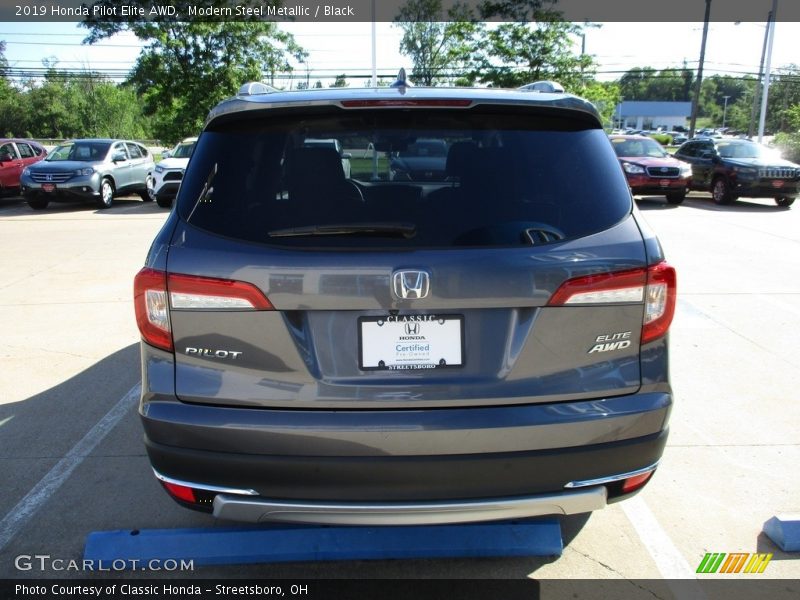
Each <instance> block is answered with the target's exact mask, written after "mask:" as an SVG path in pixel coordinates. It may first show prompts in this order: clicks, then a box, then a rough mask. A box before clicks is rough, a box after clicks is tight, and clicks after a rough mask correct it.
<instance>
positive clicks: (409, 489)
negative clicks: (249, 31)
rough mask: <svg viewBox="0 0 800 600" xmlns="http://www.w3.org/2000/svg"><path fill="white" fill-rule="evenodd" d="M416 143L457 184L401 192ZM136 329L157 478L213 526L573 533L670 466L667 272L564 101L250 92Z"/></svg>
mask: <svg viewBox="0 0 800 600" xmlns="http://www.w3.org/2000/svg"><path fill="white" fill-rule="evenodd" d="M307 139H335V140H339V141H340V142H341V144H342V147H343V148H344V149H345V151H347V152H349V153H351V154H352V156H353V159H352V161H351V173H350V176H349V177H345V174H344V170H343V168H342V160H341V157H340V156H339V155H338V154H337V153H336V152H335V151H334V150H332V149H330V148H320V147H314V146H313V145H312V146H307V145H305V143H304V142H305V140H307ZM419 139H426V140H430V139H438V140H443V141H444V143H445V144H446V145H447V148H448V152H447V158H446V168H445V171H444V172H443V173H441V174H440V176H439V177H438V179H435V178H425V179H424V181H414V180H402V181H396V180H393V179H392V178H390V172H389V170H390V157H391V156H394V155H395V153H397V152H402V151H403V150H404V149H406V148H408V146H409V145H411V144H413V143H414V142H415V140H419ZM135 305H136V313H137V320H138V325H139V328H140V330H141V333H142V336H143V342H142V369H143V378H142V382H143V383H142V398H141V404H140V414H141V418H142V421H143V424H144V430H145V442H146V446H147V452H148V454H149V457H150V461H151V463H152V466H153V469H154V470H155V472H156V477H158V479H159V480H160V481H161V482H162V483H163V485H164V487H165V488H166V490H167V491H168V492H169V493H170V494H171V495H172V496H173V497H174V498H175V499H176V500H177V501H178V502H180V503H181V504H183V505H186V506H188V507H191V508H197V509H201V510H203V509H204V510H207V511H213V513H214V515H216V516H217V517H220V518H224V519H232V520H240V521H251V522H261V521H290V522H305V523H328V524H397V525H400V524H421V523H457V522H468V521H486V520H494V519H507V518H519V517H527V516H537V515H544V514H572V513H583V512H588V511H592V510H595V509H599V508H601V507H603V506H605V505H606V504H607V502H608V501H610V500H617V499H620V498H623V497H626V496H628V495H630V494H631V493H633V492H635V491H636V490H638V489H639V488H640V487H641V486H643V485H644V484H645V482H646V481H647V480H648V478H649V477H650V475H651V474H652V473H653V471H654V470H655V468H656V466H657V464H658V461H659V459H660V457H661V454H662V451H663V449H664V445H665V442H666V437H667V422H668V419H669V414H670V409H671V405H672V395H671V389H670V384H669V378H668V366H667V358H668V350H667V347H668V346H667V329H668V328H669V325H670V322H671V320H672V316H673V312H674V307H675V273H674V270H673V269H672V267H670V266H668V265H667V263H665V262H664V256H663V253H662V249H661V247H660V245H659V243H658V241H657V239H656V237H655V236H654V234H653V233H652V232H651V231H650V230H649V229H648V228H647V227H646V226H645V224H644V223H643V222H642V221H641V219H640V217H639V216H637V213H636V211H635V209H634V205H633V202H632V198H631V194H630V190H629V188H628V185H627V183H626V181H625V176H624V173H623V172H622V169H621V168H620V166H619V163H618V161H617V158H616V155H615V154H614V151H613V150H612V148H611V145H610V142H609V141H608V138H607V137H606V135H605V133H604V131H603V129H602V126H601V122H600V120H599V117H598V115H597V113H596V111H595V109H594V107H593V106H592V105H591V104H589V103H588V102H586V101H584V100H581V99H579V98H576V97H573V96H570V95H567V94H563V93H539V92H529V91H509V90H497V89H469V90H467V89H456V88H439V89H424V88H412V87H405V86H400V87H395V88H383V89H326V90H319V91H292V92H276V91H271V90H268V89H267V88H266V86H261V85H260V84H249V85H247V86H245V87H244V88H243V89H242V90H241V92H240V94H239V95H238V96H237V97H235V98H232V99H229V100H227V101H224V102H222V103H221V104H219V105H218V106H217V107H216V108H214V109H213V110H212V112H211V113H210V115H209V118H208V121H207V123H206V126H205V129H204V131H203V133H202V134H201V136H200V138H199V140H198V142H197V146H196V148H195V151H194V155H193V157H192V160H191V162H190V164H189V167H188V170H187V172H186V176H185V178H184V181H183V184H182V186H181V188H180V192H179V194H178V197H177V199H176V209H175V210H174V211H173V212H172V213H171V214H170V216H169V217H168V219H167V222H166V223H165V225H164V228H163V229H162V230H161V232H160V233H159V234H158V236H157V237H156V239H155V241H154V243H153V245H152V248H151V250H150V253H149V255H148V257H147V261H146V266H145V268H144V269H142V271H141V272H140V273H139V274H138V275H137V277H136V281H135Z"/></svg>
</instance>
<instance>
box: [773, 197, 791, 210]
mask: <svg viewBox="0 0 800 600" xmlns="http://www.w3.org/2000/svg"><path fill="white" fill-rule="evenodd" d="M775 204H777V205H778V206H783V207H785V208H788V207H790V206H791V205H792V204H794V198H790V197H789V196H782V197H780V198H775Z"/></svg>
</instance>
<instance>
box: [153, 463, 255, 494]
mask: <svg viewBox="0 0 800 600" xmlns="http://www.w3.org/2000/svg"><path fill="white" fill-rule="evenodd" d="M151 468H152V467H151ZM153 473H154V474H155V476H156V479H158V480H159V481H163V482H164V483H173V484H175V485H182V486H184V487H188V488H192V489H194V490H205V491H208V492H214V493H216V494H238V495H240V496H258V492H257V491H255V490H244V489H237V488H227V487H219V486H216V485H207V484H205V483H195V482H193V481H182V480H180V479H173V478H172V477H167V476H166V475H162V474H161V473H159V472H158V471H156V470H155V469H153Z"/></svg>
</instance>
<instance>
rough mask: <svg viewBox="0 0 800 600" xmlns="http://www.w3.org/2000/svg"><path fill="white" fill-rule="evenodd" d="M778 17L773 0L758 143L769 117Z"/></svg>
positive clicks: (776, 3) (761, 138)
mask: <svg viewBox="0 0 800 600" xmlns="http://www.w3.org/2000/svg"><path fill="white" fill-rule="evenodd" d="M777 18H778V0H772V20H771V21H770V22H769V28H768V30H767V31H768V34H769V47H768V48H767V66H766V72H765V73H764V89H763V90H761V117H760V118H759V120H758V143H759V144H760V143H761V142H762V141H763V140H764V121H766V119H767V100H768V99H769V77H770V68H771V65H772V43H773V42H774V41H775V21H776V20H777Z"/></svg>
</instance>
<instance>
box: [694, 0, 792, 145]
mask: <svg viewBox="0 0 800 600" xmlns="http://www.w3.org/2000/svg"><path fill="white" fill-rule="evenodd" d="M776 1H777V0H776ZM710 17H711V0H706V16H705V18H704V19H703V42H702V43H701V44H700V64H698V65H697V81H696V82H695V85H694V97H693V98H692V120H691V121H690V123H689V137H690V138H693V137H694V128H695V125H696V124H697V108H698V105H699V104H700V86H701V85H702V84H703V62H705V59H706V38H707V37H708V21H709V19H710Z"/></svg>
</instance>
